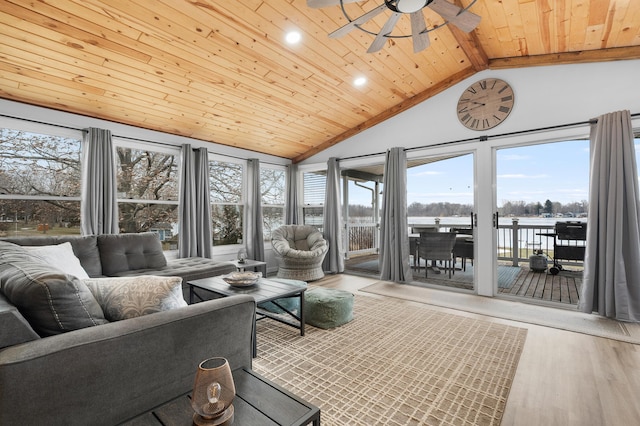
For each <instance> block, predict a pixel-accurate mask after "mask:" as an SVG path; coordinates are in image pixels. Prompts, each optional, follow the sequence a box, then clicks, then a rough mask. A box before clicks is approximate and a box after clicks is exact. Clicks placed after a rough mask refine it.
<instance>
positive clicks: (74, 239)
mask: <svg viewBox="0 0 640 426" xmlns="http://www.w3.org/2000/svg"><path fill="white" fill-rule="evenodd" d="M1 240H2V241H8V242H10V243H14V244H18V245H21V246H50V245H55V244H62V243H66V242H70V243H71V247H73V252H74V253H75V255H76V257H78V259H80V264H81V265H82V267H83V268H84V270H85V271H87V274H89V276H90V277H99V276H101V275H102V264H101V263H100V253H99V252H98V239H97V237H96V236H95V235H88V236H80V235H56V236H50V235H47V236H37V237H4V238H2V239H1Z"/></svg>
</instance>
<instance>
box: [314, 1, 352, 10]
mask: <svg viewBox="0 0 640 426" xmlns="http://www.w3.org/2000/svg"><path fill="white" fill-rule="evenodd" d="M357 1H363V0H342V3H355V2H357ZM339 4H340V0H307V6H308V7H311V8H313V9H318V8H321V7H327V6H337V5H339Z"/></svg>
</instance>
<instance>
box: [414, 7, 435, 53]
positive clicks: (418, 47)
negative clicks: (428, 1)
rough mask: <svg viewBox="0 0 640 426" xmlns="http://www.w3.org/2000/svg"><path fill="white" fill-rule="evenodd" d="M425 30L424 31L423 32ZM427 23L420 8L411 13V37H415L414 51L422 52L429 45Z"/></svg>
mask: <svg viewBox="0 0 640 426" xmlns="http://www.w3.org/2000/svg"><path fill="white" fill-rule="evenodd" d="M423 31H424V32H423ZM426 31H427V25H426V24H425V22H424V15H423V14H422V10H418V11H416V12H413V13H412V14H411V36H412V37H411V38H412V39H413V53H418V52H422V51H423V50H424V49H426V48H427V47H429V44H430V43H431V42H430V41H429V33H428V32H426Z"/></svg>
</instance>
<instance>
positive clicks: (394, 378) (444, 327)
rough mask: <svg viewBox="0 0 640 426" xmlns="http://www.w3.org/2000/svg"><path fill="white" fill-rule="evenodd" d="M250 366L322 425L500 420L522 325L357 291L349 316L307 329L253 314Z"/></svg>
mask: <svg viewBox="0 0 640 426" xmlns="http://www.w3.org/2000/svg"><path fill="white" fill-rule="evenodd" d="M257 328H258V357H257V358H256V359H255V360H254V363H253V368H254V369H255V370H256V371H258V372H259V373H261V374H263V375H264V376H266V377H268V378H270V379H272V380H274V381H275V382H276V383H279V384H280V385H282V386H283V387H285V388H286V389H288V390H290V391H291V392H293V393H295V394H297V395H298V396H300V397H302V398H304V399H306V400H308V401H309V402H311V403H313V404H315V405H317V406H319V407H320V409H321V416H322V424H323V425H328V426H331V425H336V426H342V425H350V426H351V425H367V426H369V425H374V424H375V425H469V426H471V425H499V424H500V420H501V418H502V414H503V411H504V407H505V404H506V400H507V396H508V395H509V389H510V387H511V383H512V380H513V377H514V374H515V371H516V367H517V365H518V360H519V359H520V354H521V352H522V348H523V346H524V342H525V338H526V333H527V331H526V330H525V329H523V328H518V327H512V326H507V325H502V324H496V323H492V322H488V321H484V320H478V319H472V318H466V317H462V316H458V315H453V314H449V313H443V312H438V311H435V310H432V309H430V308H429V307H428V306H419V305H413V304H407V303H405V302H401V301H396V300H393V299H378V298H373V297H367V296H360V295H357V296H356V299H355V304H354V320H353V321H352V322H350V323H348V324H346V325H343V326H342V327H339V328H336V329H333V330H321V329H318V328H315V327H311V326H308V327H307V329H306V335H305V336H304V337H302V336H300V335H299V334H297V333H296V332H295V330H293V329H291V328H290V327H287V326H284V325H282V324H280V323H278V322H275V321H270V320H267V321H259V322H258V326H257Z"/></svg>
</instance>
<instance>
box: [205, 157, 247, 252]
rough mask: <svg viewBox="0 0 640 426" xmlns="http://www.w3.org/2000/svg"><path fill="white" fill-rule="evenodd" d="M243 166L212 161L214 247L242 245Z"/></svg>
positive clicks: (210, 168) (210, 169)
mask: <svg viewBox="0 0 640 426" xmlns="http://www.w3.org/2000/svg"><path fill="white" fill-rule="evenodd" d="M243 175H244V167H243V164H242V163H233V162H229V161H221V160H216V159H213V160H209V189H210V194H211V195H210V196H211V222H212V231H213V236H212V239H213V245H214V246H216V245H226V244H239V243H241V242H242V232H243V227H242V215H243V207H244V206H243V204H242V202H243V197H242V188H243Z"/></svg>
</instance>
